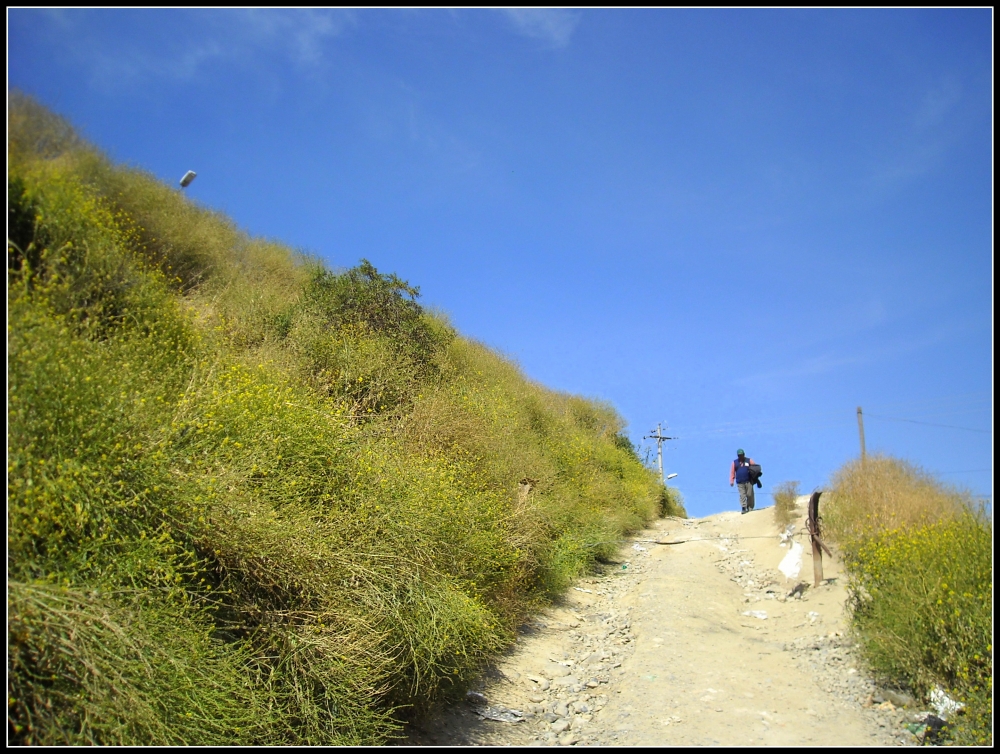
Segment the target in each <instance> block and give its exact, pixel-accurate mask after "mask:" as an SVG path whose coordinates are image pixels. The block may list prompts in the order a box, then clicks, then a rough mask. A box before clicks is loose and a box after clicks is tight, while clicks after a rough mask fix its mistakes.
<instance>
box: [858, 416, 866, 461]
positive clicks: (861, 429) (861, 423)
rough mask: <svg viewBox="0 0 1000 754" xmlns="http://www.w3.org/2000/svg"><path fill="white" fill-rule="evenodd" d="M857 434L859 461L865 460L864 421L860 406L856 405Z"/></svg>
mask: <svg viewBox="0 0 1000 754" xmlns="http://www.w3.org/2000/svg"><path fill="white" fill-rule="evenodd" d="M858 434H859V435H860V436H861V463H864V462H865V421H864V419H862V418H861V406H858Z"/></svg>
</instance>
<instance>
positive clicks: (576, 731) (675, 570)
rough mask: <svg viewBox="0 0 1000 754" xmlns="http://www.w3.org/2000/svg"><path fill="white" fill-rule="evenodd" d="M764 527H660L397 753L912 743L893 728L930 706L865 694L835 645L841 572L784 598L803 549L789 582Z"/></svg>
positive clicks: (666, 523) (752, 519)
mask: <svg viewBox="0 0 1000 754" xmlns="http://www.w3.org/2000/svg"><path fill="white" fill-rule="evenodd" d="M800 510H801V514H802V516H800V518H799V519H798V520H797V521H796V526H797V532H802V530H803V529H804V521H803V520H802V517H803V516H804V513H805V511H804V506H802V508H801V509H800ZM775 532H776V528H775V525H774V521H773V511H772V509H764V510H758V511H754V512H751V513H749V514H747V515H745V516H742V515H740V514H739V512H732V513H722V514H718V515H715V516H709V517H708V518H704V519H697V520H694V519H691V520H682V519H663V520H660V521H658V522H656V524H655V525H654V527H653V528H651V529H649V530H647V531H644V532H641V533H640V534H638V535H637V536H636V537H635V538H634V539H632V540H630V541H629V542H628V543H626V544H625V546H624V547H623V549H622V551H621V554H620V556H619V559H620V562H619V563H613V564H608V565H605V566H603V568H602V573H600V574H597V575H595V576H594V577H590V578H585V579H583V580H581V581H580V582H579V583H578V584H577V585H576V586H575V587H573V588H572V589H571V590H570V592H569V593H568V595H567V597H566V598H565V599H564V600H563V601H562V602H560V603H559V604H557V605H555V606H553V607H552V608H551V609H550V610H548V611H547V612H545V613H544V614H542V615H541V616H539V617H538V618H537V619H536V620H535V621H534V622H532V623H531V624H529V625H527V626H525V627H524V628H523V630H522V633H521V635H520V637H519V639H518V641H517V644H516V645H515V646H514V648H513V649H512V650H511V651H510V652H509V653H508V654H507V655H506V656H504V657H503V658H501V660H500V661H499V662H498V663H497V664H496V665H495V666H494V667H492V668H490V669H489V671H488V672H487V673H485V674H484V675H483V677H482V678H481V679H480V681H479V683H478V684H477V685H476V686H475V688H474V691H473V692H470V694H469V695H468V697H467V699H466V701H465V702H464V703H459V704H456V705H453V706H451V707H449V708H447V709H444V710H441V711H440V713H439V714H437V715H435V716H434V717H432V718H430V719H428V720H426V721H424V722H423V723H422V724H421V725H420V726H413V727H411V729H410V731H409V736H408V738H407V739H405V740H404V741H401V742H400V743H404V744H409V745H470V744H472V745H535V746H538V745H564V746H565V745H620V746H642V745H709V746H795V745H800V746H801V745H805V746H809V745H813V746H835V745H845V746H872V745H878V746H884V745H908V744H915V743H918V741H917V740H916V739H915V738H913V736H912V734H910V733H909V732H908V731H907V730H906V728H905V727H904V724H905V723H907V722H912V721H913V720H914V719H916V718H917V717H918V716H920V717H921V719H922V715H926V711H924V710H918V709H916V708H913V707H912V706H911V707H906V708H897V707H896V706H895V705H894V704H893V701H892V699H895V700H896V702H897V703H901V702H905V701H907V700H905V699H900V698H898V697H895V696H894V695H893V693H892V692H885V691H880V690H878V689H876V688H875V685H874V684H873V683H872V681H871V679H870V678H868V676H867V674H866V672H865V670H864V667H863V666H862V665H861V663H860V662H859V661H858V658H857V657H856V654H855V650H854V647H853V644H852V642H851V641H850V640H849V638H848V637H847V636H846V624H845V616H844V610H843V607H844V601H845V597H846V592H845V589H844V583H843V582H844V577H843V573H842V571H841V568H840V565H839V564H838V563H837V562H836V561H831V560H830V558H829V557H825V558H824V575H825V576H826V577H827V580H826V581H825V582H824V583H823V584H822V585H821V586H820V587H818V588H812V587H811V586H809V587H808V588H804V591H801V593H800V594H798V595H796V596H791V597H790V596H789V594H790V593H791V592H793V590H795V587H796V586H797V585H801V584H804V583H808V584H810V585H811V584H812V563H811V559H810V557H809V549H808V542H807V541H806V540H805V539H804V538H802V537H801V536H800V537H796V538H795V539H796V540H797V541H799V542H803V543H804V544H805V556H806V557H805V558H804V561H803V567H802V572H801V574H800V577H799V578H794V579H788V578H786V577H785V576H784V575H782V574H781V573H780V572H779V571H778V568H777V567H778V564H779V563H780V562H781V560H782V558H783V557H784V556H785V555H786V554H787V553H788V549H787V546H786V547H781V546H779V538H778V536H777V535H776V534H775ZM654 541H658V542H678V541H683V542H684V544H670V545H664V544H654V543H653V542H654ZM799 589H800V590H802V589H803V587H802V586H799ZM887 697H889V698H887ZM911 704H912V703H911ZM921 713H922V715H921Z"/></svg>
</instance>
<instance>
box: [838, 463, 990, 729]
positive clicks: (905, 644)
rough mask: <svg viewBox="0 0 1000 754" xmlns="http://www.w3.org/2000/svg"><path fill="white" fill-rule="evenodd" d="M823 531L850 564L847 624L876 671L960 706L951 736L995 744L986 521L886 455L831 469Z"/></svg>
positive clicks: (952, 493)
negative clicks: (936, 691) (935, 691)
mask: <svg viewBox="0 0 1000 754" xmlns="http://www.w3.org/2000/svg"><path fill="white" fill-rule="evenodd" d="M827 499H828V501H829V502H828V505H827V506H826V527H825V528H826V531H827V533H828V534H829V535H830V536H831V539H832V540H833V541H835V542H836V543H837V544H838V545H839V546H840V549H841V550H842V552H843V554H844V557H845V564H846V567H847V571H848V577H849V582H848V590H849V594H850V598H851V603H850V604H851V617H852V626H853V629H854V631H855V632H856V634H857V636H858V639H859V642H860V644H861V647H862V649H863V652H864V654H865V656H866V658H867V659H868V661H869V663H870V664H871V666H872V668H873V669H874V670H875V672H876V673H877V674H878V675H879V676H881V677H882V678H883V679H884V680H885V681H887V682H889V683H892V684H895V685H899V686H904V687H909V688H912V689H913V690H914V691H915V692H916V693H917V694H918V695H921V696H924V697H925V698H926V696H927V694H928V693H929V691H930V690H931V689H932V688H933V687H934V686H936V685H939V686H941V687H943V688H945V689H946V690H947V691H948V692H949V693H950V694H951V695H953V696H954V697H955V698H957V699H959V700H960V701H961V702H962V703H963V704H965V706H966V711H965V713H964V714H963V715H960V716H958V717H957V718H955V719H953V720H952V721H951V723H952V725H951V728H950V730H951V731H952V733H951V735H952V736H953V739H954V740H955V741H956V742H961V743H966V744H980V745H981V744H989V745H991V744H992V689H993V686H992V673H993V644H992V635H993V596H992V595H993V591H992V590H993V568H992V542H993V526H992V522H991V520H990V519H989V518H988V517H987V516H986V515H984V514H983V513H982V511H979V510H977V509H976V508H975V507H974V506H973V503H972V497H971V496H970V495H969V494H968V493H966V492H964V491H962V490H957V489H955V488H952V487H949V486H947V485H944V484H942V483H940V482H938V481H937V480H936V479H934V478H933V477H932V476H930V475H929V474H927V473H926V472H924V471H922V470H920V469H919V468H917V467H915V466H913V465H912V464H909V463H907V462H905V461H902V460H899V459H896V458H891V457H887V456H874V457H871V456H870V457H868V458H867V459H865V460H864V461H862V460H860V459H858V460H856V461H853V462H851V463H848V464H846V465H845V466H844V467H842V468H841V469H840V470H838V472H837V473H836V474H835V475H834V478H833V485H832V490H831V491H830V493H829V495H828V498H827Z"/></svg>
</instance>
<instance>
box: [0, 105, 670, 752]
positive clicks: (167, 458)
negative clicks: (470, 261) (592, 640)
mask: <svg viewBox="0 0 1000 754" xmlns="http://www.w3.org/2000/svg"><path fill="white" fill-rule="evenodd" d="M9 111H10V116H9V133H10V137H9V142H8V160H9V171H8V311H9V316H8V336H7V337H8V384H9V388H8V614H9V621H8V647H9V649H8V652H9V656H8V667H9V679H10V680H9V688H8V697H9V698H8V725H9V735H10V740H11V742H12V743H22V744H23V743H31V744H58V743H102V744H239V743H245V744H281V743H285V744H291V743H317V744H319V743H342V744H348V743H378V742H382V741H385V740H386V739H387V737H389V736H391V735H392V732H393V731H394V730H396V729H397V728H398V721H399V720H400V719H402V718H403V717H405V716H406V715H410V714H418V713H419V711H420V709H421V708H422V707H423V706H425V705H427V704H428V703H430V702H432V701H433V700H434V699H436V698H439V697H440V696H441V695H443V694H447V693H449V692H452V691H454V690H456V689H459V688H461V686H462V683H463V681H464V680H465V679H467V678H468V677H469V676H470V675H471V674H472V673H473V672H474V671H475V670H476V668H477V667H479V666H480V665H481V663H482V662H483V660H484V659H485V658H488V657H489V656H490V655H491V654H493V653H495V652H497V651H498V650H499V649H501V648H502V647H504V646H505V645H506V644H507V643H508V642H509V641H510V640H511V637H512V632H513V629H514V627H515V626H516V624H517V622H518V621H519V619H520V618H522V617H523V616H524V614H525V613H526V612H527V611H529V610H531V609H532V608H533V607H535V606H537V605H538V604H540V603H541V602H543V601H544V600H545V599H547V598H548V597H549V596H551V595H552V594H554V593H556V592H558V591H559V590H560V589H563V588H564V587H565V586H566V584H567V583H568V581H569V580H570V579H571V578H572V577H573V576H574V575H575V574H577V573H579V572H581V571H582V570H584V569H586V568H587V566H588V564H590V563H591V562H593V560H594V559H596V558H601V557H607V556H609V555H610V553H611V552H613V550H614V549H615V547H616V545H615V540H617V539H619V538H620V537H621V536H622V535H623V534H624V533H625V532H628V531H631V530H635V529H636V528H637V527H639V526H641V525H642V524H643V523H644V522H645V521H647V520H649V519H650V518H651V517H653V516H655V515H657V514H659V513H673V514H681V515H683V509H682V508H681V506H680V501H679V498H678V497H676V494H675V493H673V492H668V491H667V490H665V489H664V488H663V487H662V486H661V485H660V484H659V481H658V479H657V478H656V476H655V474H653V473H652V472H651V471H649V470H648V469H647V468H646V467H645V466H644V465H643V464H642V463H641V462H640V460H639V459H638V458H637V457H636V454H635V452H634V450H633V448H632V446H631V444H630V443H629V442H628V440H627V439H626V438H625V437H624V435H622V434H621V430H622V422H621V419H620V418H619V417H618V416H617V415H616V414H615V412H614V410H613V409H612V408H611V407H610V406H607V405H604V404H602V403H598V402H594V401H591V400H585V399H583V398H579V397H575V396H570V395H565V394H561V393H557V392H554V391H552V390H548V389H546V388H544V387H542V386H540V385H537V384H535V383H532V382H531V381H529V380H527V379H526V378H525V377H524V376H523V375H522V374H521V372H520V371H519V370H518V368H517V366H516V365H514V364H512V363H511V362H510V361H509V360H507V359H505V358H503V357H502V356H500V355H498V354H496V353H495V352H493V351H491V350H489V349H488V348H486V347H485V346H483V345H481V344H479V343H476V342H474V341H471V340H469V339H467V338H463V337H462V336H460V335H459V334H457V333H456V332H455V331H454V329H453V328H452V327H451V326H450V325H449V324H448V323H447V322H445V321H444V320H443V319H441V318H440V317H438V316H434V315H431V314H429V313H427V312H426V311H425V310H423V309H422V308H421V307H420V305H419V304H418V303H417V301H416V298H417V291H416V289H415V288H412V287H410V286H409V285H408V284H407V283H405V282H404V281H402V280H399V279H398V278H396V277H395V276H393V275H384V274H381V273H379V272H378V271H377V270H376V269H375V267H373V266H372V265H371V264H369V263H367V262H362V263H361V264H360V265H359V266H357V267H355V268H353V269H351V270H348V271H346V272H342V273H334V272H332V271H330V270H328V269H326V268H324V266H323V265H322V264H321V263H320V262H319V261H317V260H314V259H309V258H306V257H303V256H301V255H298V254H295V253H293V252H292V251H290V250H289V249H287V248H285V247H283V246H281V245H279V244H276V243H273V242H270V241H262V240H259V239H253V238H250V237H248V236H247V235H246V234H244V233H242V232H241V231H240V230H238V229H237V228H236V227H235V226H234V225H233V223H232V222H231V221H229V220H228V219H227V218H225V217H223V216H221V215H219V214H218V213H214V212H211V211H209V210H206V209H205V208H202V207H198V206H197V205H195V204H193V203H191V202H189V201H187V200H186V199H185V198H184V197H183V196H182V195H181V193H180V192H179V191H178V190H175V189H174V188H172V187H168V186H165V185H163V184H161V183H159V182H157V181H156V180H154V179H153V178H151V177H150V176H148V175H146V174H144V173H142V172H140V171H137V170H134V169H126V168H122V167H118V166H114V165H112V164H111V163H110V162H109V161H108V160H107V159H106V158H105V157H103V156H102V155H101V154H100V152H99V151H97V150H96V149H95V148H93V147H91V146H89V145H87V144H85V143H83V142H81V141H80V140H79V139H78V138H77V137H76V136H75V135H74V133H73V131H72V129H71V128H70V127H69V126H68V125H67V124H66V123H65V122H63V121H62V120H60V119H59V118H57V117H56V116H53V115H52V114H51V113H49V112H48V111H46V110H45V109H44V108H42V107H41V106H39V105H38V104H37V103H35V102H34V101H32V100H31V99H29V98H26V97H24V96H20V95H12V96H10V97H9ZM363 255H364V250H360V249H359V250H358V256H359V257H361V256H363Z"/></svg>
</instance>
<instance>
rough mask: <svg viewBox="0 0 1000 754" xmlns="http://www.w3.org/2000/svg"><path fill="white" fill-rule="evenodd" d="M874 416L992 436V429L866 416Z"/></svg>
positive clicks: (893, 417) (893, 419)
mask: <svg viewBox="0 0 1000 754" xmlns="http://www.w3.org/2000/svg"><path fill="white" fill-rule="evenodd" d="M866 416H874V417H875V418H876V419H887V420H889V421H893V422H909V423H910V424H925V425H927V426H928V427H945V428H947V429H964V430H965V431H966V432H982V433H983V434H987V435H989V434H993V430H992V429H973V428H972V427H956V426H955V425H954V424H935V423H934V422H919V421H917V420H916V419H899V418H897V417H895V416H882V415H881V414H866Z"/></svg>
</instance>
